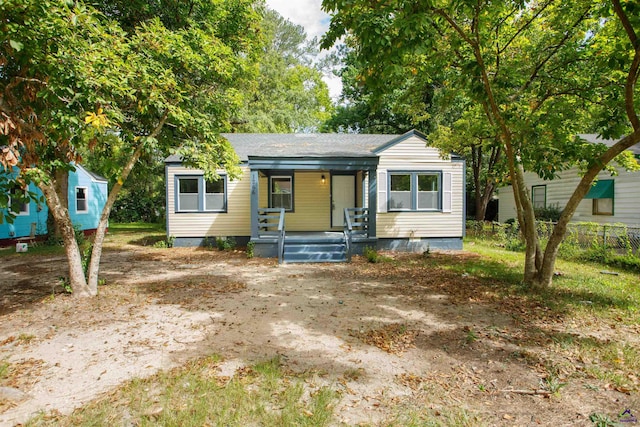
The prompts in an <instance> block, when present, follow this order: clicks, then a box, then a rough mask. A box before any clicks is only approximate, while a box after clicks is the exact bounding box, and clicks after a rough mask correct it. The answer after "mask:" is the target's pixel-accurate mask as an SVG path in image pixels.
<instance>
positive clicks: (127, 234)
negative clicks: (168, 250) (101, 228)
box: [105, 222, 169, 246]
mask: <svg viewBox="0 0 640 427" xmlns="http://www.w3.org/2000/svg"><path fill="white" fill-rule="evenodd" d="M158 242H164V243H167V235H166V231H165V230H164V226H163V225H162V224H150V223H146V222H131V223H126V224H109V233H108V234H107V237H106V239H105V243H109V244H112V245H116V246H120V245H126V244H132V245H139V246H154V245H156V244H158ZM167 246H169V245H168V244H167Z"/></svg>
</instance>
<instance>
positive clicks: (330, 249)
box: [284, 242, 347, 263]
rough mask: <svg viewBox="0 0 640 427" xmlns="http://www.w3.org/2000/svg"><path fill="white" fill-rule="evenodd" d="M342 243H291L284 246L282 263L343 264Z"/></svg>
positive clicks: (344, 259) (343, 246) (344, 251)
mask: <svg viewBox="0 0 640 427" xmlns="http://www.w3.org/2000/svg"><path fill="white" fill-rule="evenodd" d="M346 260H347V255H346V249H345V245H344V243H309V242H306V243H291V242H286V243H285V245H284V262H289V263H297V262H300V263H302V262H345V261H346Z"/></svg>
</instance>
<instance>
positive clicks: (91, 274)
mask: <svg viewBox="0 0 640 427" xmlns="http://www.w3.org/2000/svg"><path fill="white" fill-rule="evenodd" d="M142 148H143V146H142V145H140V146H138V148H136V151H135V152H134V153H133V156H131V159H129V162H127V164H126V165H125V167H124V169H123V170H122V174H121V175H120V179H119V180H118V182H116V184H115V185H114V186H113V188H111V190H110V191H109V196H108V197H107V201H106V202H105V204H104V208H102V213H101V214H100V221H99V222H98V227H97V228H96V234H95V236H94V238H93V248H92V249H91V260H90V261H89V267H88V274H87V277H88V281H89V289H91V292H94V294H97V293H98V274H99V271H100V258H101V257H102V244H103V243H104V237H105V234H106V231H107V224H108V223H109V215H110V214H111V208H112V207H113V203H114V202H115V201H116V198H117V197H118V194H119V193H120V190H121V189H122V185H123V183H124V181H125V180H126V179H127V177H128V176H129V173H130V172H131V169H133V167H134V166H135V164H136V162H137V161H138V159H139V158H140V154H141V153H142Z"/></svg>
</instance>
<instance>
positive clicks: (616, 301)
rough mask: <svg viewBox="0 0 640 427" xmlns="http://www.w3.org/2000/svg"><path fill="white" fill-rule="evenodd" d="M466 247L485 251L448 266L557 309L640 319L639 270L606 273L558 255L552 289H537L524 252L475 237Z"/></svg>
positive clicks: (628, 320) (621, 319)
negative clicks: (525, 281)
mask: <svg viewBox="0 0 640 427" xmlns="http://www.w3.org/2000/svg"><path fill="white" fill-rule="evenodd" d="M466 249H467V250H470V251H473V252H475V253H477V254H479V255H481V256H480V257H479V258H478V259H477V260H470V261H466V262H463V263H457V265H455V266H453V265H451V266H448V268H453V269H456V270H457V271H464V272H467V273H468V274H472V275H474V276H476V277H480V278H485V279H488V280H493V281H494V282H495V281H499V282H503V283H504V284H506V285H509V284H510V285H513V286H512V287H510V288H509V291H513V290H516V291H517V292H518V293H519V294H520V295H522V296H524V297H526V298H528V299H530V300H535V301H536V302H538V303H540V304H543V305H544V306H546V307H547V308H549V309H550V310H552V311H553V312H556V313H559V314H562V313H567V312H568V311H569V312H571V313H572V314H575V315H578V314H580V313H582V314H588V315H593V314H596V315H598V316H601V317H603V318H607V319H615V320H616V321H617V322H623V323H625V324H636V323H637V322H638V321H639V320H640V319H639V316H638V314H639V313H640V287H638V286H637V282H638V278H637V275H636V274H633V273H630V272H624V271H617V272H616V273H617V274H616V275H612V274H603V271H605V270H607V269H606V268H605V267H604V266H602V265H598V264H594V263H581V262H575V261H567V260H562V259H558V260H557V262H556V271H558V272H559V274H560V275H559V276H557V277H555V278H554V281H553V284H552V285H551V287H549V288H548V289H544V290H541V291H533V290H531V289H528V288H526V287H524V286H523V285H522V284H521V282H522V274H523V271H524V254H522V253H514V252H509V251H507V250H505V249H503V248H499V247H497V246H495V245H494V244H492V243H491V242H487V241H482V240H471V241H469V242H467V244H466Z"/></svg>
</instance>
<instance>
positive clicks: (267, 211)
mask: <svg viewBox="0 0 640 427" xmlns="http://www.w3.org/2000/svg"><path fill="white" fill-rule="evenodd" d="M258 237H271V238H275V239H278V263H279V264H282V260H283V258H284V237H285V231H284V208H262V209H258Z"/></svg>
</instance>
